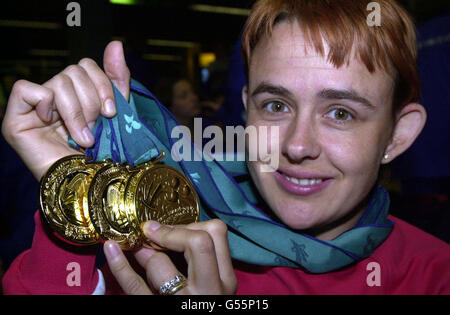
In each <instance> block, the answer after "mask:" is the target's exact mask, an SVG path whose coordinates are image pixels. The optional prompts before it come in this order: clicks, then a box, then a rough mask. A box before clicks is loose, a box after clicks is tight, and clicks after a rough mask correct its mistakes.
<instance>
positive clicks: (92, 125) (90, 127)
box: [88, 121, 95, 131]
mask: <svg viewBox="0 0 450 315" xmlns="http://www.w3.org/2000/svg"><path fill="white" fill-rule="evenodd" d="M94 127H95V121H91V122H90V123H89V124H88V128H89V130H91V131H92V130H94Z"/></svg>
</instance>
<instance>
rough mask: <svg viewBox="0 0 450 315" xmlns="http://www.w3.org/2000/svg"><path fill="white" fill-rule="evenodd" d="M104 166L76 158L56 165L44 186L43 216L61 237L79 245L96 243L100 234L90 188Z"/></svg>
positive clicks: (72, 157) (42, 197)
mask: <svg viewBox="0 0 450 315" xmlns="http://www.w3.org/2000/svg"><path fill="white" fill-rule="evenodd" d="M101 167H102V164H87V163H86V160H85V158H84V156H82V155H72V156H67V157H65V158H62V159H60V160H59V161H57V162H56V163H55V164H53V165H52V166H51V167H50V169H49V170H48V171H47V173H46V174H45V175H44V177H43V178H42V180H41V184H40V187H41V189H40V204H41V213H42V214H43V217H44V218H45V220H46V221H47V223H48V224H49V225H50V226H51V228H52V229H53V230H54V231H55V232H56V233H58V234H59V235H60V236H62V237H64V238H66V239H67V240H69V241H71V242H73V243H78V244H95V243H97V242H98V239H99V235H98V233H97V232H96V230H95V228H94V226H93V225H92V222H91V220H90V217H89V214H88V209H87V208H88V207H87V188H88V187H89V183H90V180H91V179H92V176H93V174H95V172H96V171H97V170H98V169H99V168H101Z"/></svg>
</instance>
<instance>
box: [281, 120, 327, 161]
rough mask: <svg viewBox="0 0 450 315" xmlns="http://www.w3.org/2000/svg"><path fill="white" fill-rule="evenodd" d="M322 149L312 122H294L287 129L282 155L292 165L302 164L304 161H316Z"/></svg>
mask: <svg viewBox="0 0 450 315" xmlns="http://www.w3.org/2000/svg"><path fill="white" fill-rule="evenodd" d="M320 152H321V147H320V143H319V139H318V134H317V133H316V128H315V126H314V124H313V123H311V121H305V120H303V121H301V120H297V121H293V122H292V123H291V125H290V126H289V128H288V129H287V134H286V135H285V139H284V141H283V145H282V154H283V155H285V156H286V157H287V158H288V159H289V160H290V161H291V162H292V163H300V162H302V161H303V160H304V159H312V160H314V159H316V158H317V157H318V156H319V155H320Z"/></svg>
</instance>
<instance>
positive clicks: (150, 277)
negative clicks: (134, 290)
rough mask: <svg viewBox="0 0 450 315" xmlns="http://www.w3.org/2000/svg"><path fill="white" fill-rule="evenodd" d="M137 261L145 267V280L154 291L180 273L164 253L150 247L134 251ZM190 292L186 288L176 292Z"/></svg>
mask: <svg viewBox="0 0 450 315" xmlns="http://www.w3.org/2000/svg"><path fill="white" fill-rule="evenodd" d="M135 257H136V260H137V261H138V263H139V264H140V265H141V266H142V267H144V268H145V270H146V273H147V281H148V283H149V284H150V285H151V287H152V289H153V290H154V292H159V289H160V287H161V286H162V285H163V284H164V283H166V282H167V281H170V280H171V279H174V278H175V277H176V276H178V275H180V274H181V273H180V272H179V271H178V269H177V268H176V266H175V265H174V264H173V262H172V261H171V260H170V258H169V256H167V255H166V254H165V253H163V252H160V251H156V250H154V249H151V248H142V249H140V250H139V251H137V252H136V253H135ZM186 293H191V292H190V291H188V289H184V288H183V289H181V290H179V291H178V292H177V294H186Z"/></svg>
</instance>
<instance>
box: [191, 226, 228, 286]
mask: <svg viewBox="0 0 450 315" xmlns="http://www.w3.org/2000/svg"><path fill="white" fill-rule="evenodd" d="M186 228H187V229H192V230H203V231H206V232H208V234H209V235H210V236H211V238H212V240H213V242H214V248H215V251H216V257H217V263H218V267H219V274H220V278H221V279H222V283H223V284H224V287H225V289H226V291H227V292H229V293H230V292H231V293H234V291H236V287H237V279H236V275H235V273H234V268H233V264H232V261H231V254H230V247H229V245H228V237H227V232H228V227H227V225H226V224H225V223H224V222H223V221H221V220H219V219H213V220H208V221H204V222H199V223H193V224H189V225H187V226H186Z"/></svg>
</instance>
